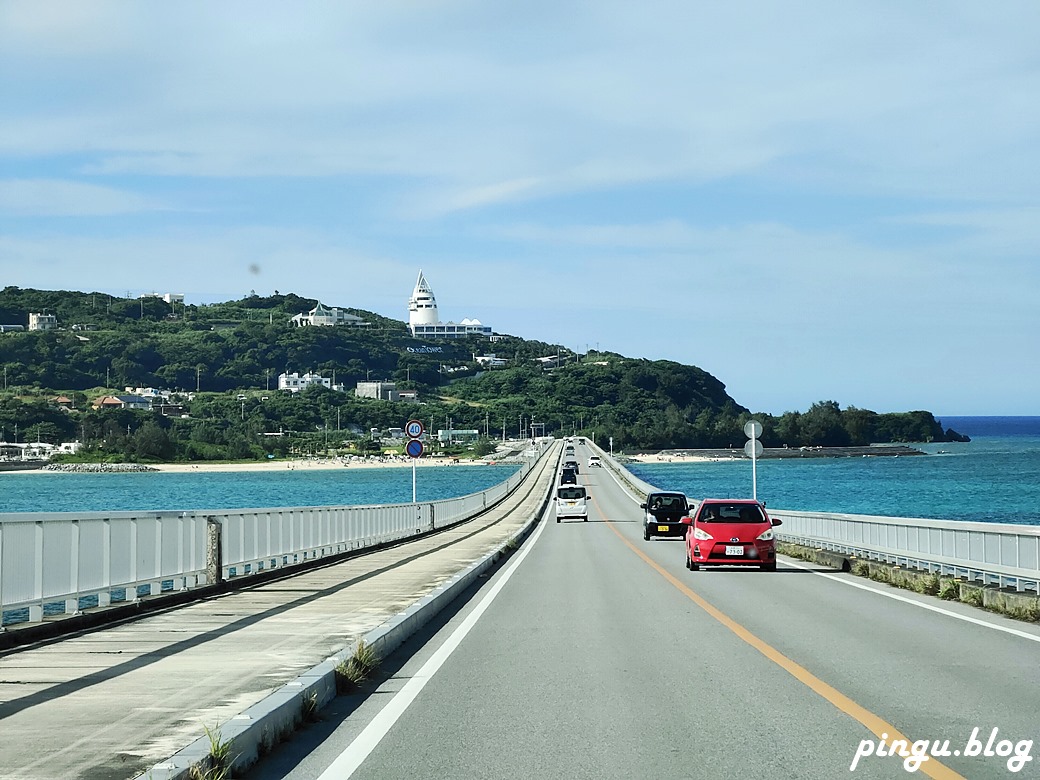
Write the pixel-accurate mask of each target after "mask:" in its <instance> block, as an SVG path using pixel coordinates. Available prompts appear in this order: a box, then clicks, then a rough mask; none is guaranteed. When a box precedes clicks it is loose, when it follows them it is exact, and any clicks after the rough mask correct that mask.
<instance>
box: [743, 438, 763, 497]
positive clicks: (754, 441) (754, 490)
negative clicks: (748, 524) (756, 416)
mask: <svg viewBox="0 0 1040 780" xmlns="http://www.w3.org/2000/svg"><path fill="white" fill-rule="evenodd" d="M744 435H745V436H747V437H748V442H747V444H745V445H744V453H745V454H747V455H750V456H751V497H752V498H753V499H755V501H758V455H759V453H760V452H761V451H762V443H761V442H760V441H759V440H758V437H759V436H761V435H762V423H760V422H759V421H758V420H748V421H747V423H745V424H744Z"/></svg>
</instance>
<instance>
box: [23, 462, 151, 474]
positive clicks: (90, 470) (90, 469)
mask: <svg viewBox="0 0 1040 780" xmlns="http://www.w3.org/2000/svg"><path fill="white" fill-rule="evenodd" d="M43 470H44V471H63V472H67V473H73V474H115V473H125V472H134V471H158V470H159V469H157V468H153V467H151V466H144V465H142V464H140V463H48V464H47V465H46V466H44V467H43Z"/></svg>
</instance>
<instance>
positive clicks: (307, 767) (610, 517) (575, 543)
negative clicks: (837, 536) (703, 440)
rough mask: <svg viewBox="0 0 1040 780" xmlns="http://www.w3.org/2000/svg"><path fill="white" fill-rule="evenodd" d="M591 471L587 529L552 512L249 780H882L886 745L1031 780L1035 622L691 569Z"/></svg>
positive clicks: (856, 590) (789, 575) (870, 588)
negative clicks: (362, 690) (361, 688)
mask: <svg viewBox="0 0 1040 780" xmlns="http://www.w3.org/2000/svg"><path fill="white" fill-rule="evenodd" d="M577 449H578V453H577V454H578V456H579V460H580V461H581V462H582V464H583V465H584V463H585V461H586V459H587V455H588V454H590V451H589V450H588V449H587V448H585V447H582V446H579V447H578V448H577ZM589 472H590V470H589V469H586V468H584V467H583V468H582V472H581V473H580V474H579V482H581V483H583V484H585V485H587V486H588V488H589V491H590V493H591V495H592V498H593V500H592V505H591V508H590V513H589V521H588V522H582V521H579V520H569V521H564V522H563V523H560V524H556V523H555V522H553V520H554V517H553V514H552V509H550V510H549V512H548V514H547V516H546V518H545V520H547V521H548V522H544V521H543V522H542V523H541V525H540V526H539V528H538V530H537V531H536V532H535V534H534V535H533V536H532V537H531V538H530V539H529V540H528V541H527V542H526V543H525V544H524V545H523V547H522V548H521V549H520V550H519V551H518V552H517V553H515V554H514V555H513V556H512V557H511V558H510V559H509V560H508V561H507V563H506V564H505V565H504V566H503V567H502V568H501V569H499V570H498V571H497V572H496V574H495V575H494V576H493V577H491V578H490V579H489V580H488V581H487V582H486V584H484V585H483V586H482V587H480V588H479V589H475V590H474V592H473V593H472V596H471V598H469V600H468V601H467V602H466V603H465V604H464V605H461V606H460V608H459V609H458V611H457V612H455V613H454V614H453V615H451V616H448V617H446V618H445V619H444V620H443V621H442V622H441V624H440V625H438V626H436V627H434V628H431V629H430V631H429V632H428V633H427V634H426V635H424V636H423V637H421V638H420V639H417V640H416V641H413V642H411V643H409V645H407V646H406V647H405V648H403V649H402V651H400V652H399V653H398V654H396V655H395V656H394V657H391V658H389V659H387V660H386V662H385V663H384V666H383V670H382V671H383V675H382V677H381V678H380V679H378V680H377V681H375V682H374V683H373V684H372V686H371V689H370V691H369V692H368V695H367V696H362V695H352V696H346V697H340V698H339V699H337V700H336V702H335V703H334V704H333V705H332V706H331V707H330V708H329V709H328V710H327V711H326V712H325V717H324V720H323V721H322V722H321V723H319V724H316V725H314V726H310V727H308V728H306V729H304V730H303V731H302V732H300V734H299V736H298V737H297V738H295V739H294V740H293V741H292V742H291V743H288V744H285V745H282V746H280V747H279V748H278V749H277V750H276V751H275V752H274V753H273V754H271V755H270V756H268V757H267V758H266V759H265V760H264V761H263V762H261V763H260V764H259V765H257V767H256V768H255V769H254V771H253V772H252V773H251V774H250V775H249V777H251V778H253V780H274V778H288V779H289V780H302V779H303V778H306V779H308V780H310V779H311V778H322V780H331V779H332V778H336V780H342V779H343V778H346V777H354V778H361V779H366V780H367V779H370V778H400V777H410V778H524V779H525V780H526V779H529V778H644V777H646V778H649V777H656V778H720V779H721V778H748V777H762V778H764V777H769V778H831V777H863V778H895V777H907V776H908V775H910V773H909V772H908V771H907V767H911V766H914V764H915V763H917V762H915V761H914V759H913V756H912V755H911V756H910V758H909V760H907V761H904V759H903V758H902V757H900V756H890V755H886V754H888V753H889V752H890V751H891V750H892V749H893V744H892V743H893V742H894V741H895V740H900V739H902V740H906V741H907V752H908V753H911V754H912V752H913V751H915V750H916V751H917V752H918V753H921V752H924V753H925V754H932V755H931V756H930V757H928V758H926V759H925V760H923V761H920V762H919V768H918V769H917V771H916V773H915V774H916V776H925V777H939V778H942V777H949V778H956V777H965V778H1007V777H1040V757H1038V756H1037V755H1036V754H1040V627H1038V626H1036V625H1034V624H1027V623H1020V622H1016V621H1012V620H1007V619H1004V618H1002V617H999V616H996V615H991V614H989V613H985V612H982V611H980V610H976V609H973V608H971V607H968V606H966V605H961V604H951V603H947V602H942V601H939V600H938V599H935V598H931V597H927V596H919V595H917V594H913V593H910V592H908V591H901V590H895V589H893V588H889V587H888V586H885V585H880V584H876V583H872V582H870V581H868V580H865V579H862V578H857V577H853V576H852V575H843V574H835V573H834V572H830V571H828V570H826V569H823V568H822V567H818V566H807V565H804V564H802V563H799V562H794V561H788V560H784V559H782V560H781V563H780V569H779V571H777V572H775V573H769V572H760V571H758V570H757V569H754V570H751V569H749V570H739V569H706V570H702V571H699V572H689V571H687V570H686V569H685V567H684V560H685V558H684V550H683V543H682V541H681V540H654V541H651V542H644V541H643V540H642V536H641V526H640V521H639V518H640V516H641V511H640V510H639V509H638V506H637V504H636V502H635V501H634V500H633V499H632V498H631V497H630V496H629V495H627V494H626V493H625V492H624V490H623V489H622V488H621V487H620V486H619V485H618V484H617V483H616V482H615V480H614V479H613V477H612V476H611V475H610V472H609V471H608V470H606V469H602V468H596V469H591V473H589ZM662 487H667V486H662ZM994 729H997V732H996V734H994ZM973 735H974V739H973ZM882 740H884V741H883V742H882ZM924 740H927V745H926V746H925V747H924V748H922V746H921V742H922V741H924ZM914 743H916V745H915V744H914ZM879 746H880V747H879ZM976 752H977V753H978V754H977V755H972V754H973V753H976ZM879 753H880V755H879ZM987 753H988V754H989V755H987ZM857 754H858V755H857ZM945 754H948V755H945ZM1027 756H1028V760H1027ZM851 767H854V771H850V768H851Z"/></svg>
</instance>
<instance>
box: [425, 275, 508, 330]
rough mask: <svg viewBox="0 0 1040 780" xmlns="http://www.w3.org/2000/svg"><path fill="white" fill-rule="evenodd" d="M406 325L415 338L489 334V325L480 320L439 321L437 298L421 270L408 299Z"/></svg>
mask: <svg viewBox="0 0 1040 780" xmlns="http://www.w3.org/2000/svg"><path fill="white" fill-rule="evenodd" d="M408 327H409V329H411V331H412V336H414V337H415V338H428V339H429V338H439V339H453V338H461V337H463V336H490V335H491V326H490V325H482V324H481V323H480V320H471V319H464V320H462V322H441V321H440V320H439V319H438V315H437V299H436V298H435V297H434V295H433V289H432V288H431V287H430V283H429V282H427V281H426V277H425V276H423V272H422V271H419V278H418V279H417V280H416V282H415V289H414V290H413V291H412V297H411V298H409V299H408Z"/></svg>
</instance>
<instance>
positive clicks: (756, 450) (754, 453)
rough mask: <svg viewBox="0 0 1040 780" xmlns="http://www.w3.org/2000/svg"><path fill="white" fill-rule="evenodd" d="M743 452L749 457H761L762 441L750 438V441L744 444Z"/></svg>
mask: <svg viewBox="0 0 1040 780" xmlns="http://www.w3.org/2000/svg"><path fill="white" fill-rule="evenodd" d="M744 454H745V455H747V456H748V457H749V458H761V457H762V442H760V441H759V440H758V439H751V441H749V442H748V443H747V444H745V445H744Z"/></svg>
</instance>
